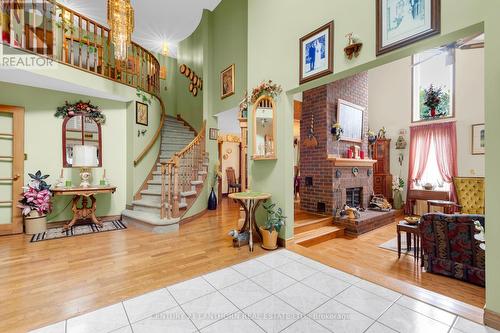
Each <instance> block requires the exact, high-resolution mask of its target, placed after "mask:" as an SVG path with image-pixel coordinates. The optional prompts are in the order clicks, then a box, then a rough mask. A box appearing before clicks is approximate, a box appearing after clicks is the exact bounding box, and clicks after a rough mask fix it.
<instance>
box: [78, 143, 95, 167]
mask: <svg viewBox="0 0 500 333" xmlns="http://www.w3.org/2000/svg"><path fill="white" fill-rule="evenodd" d="M98 165H99V163H98V161H97V147H96V146H82V145H78V146H73V165H72V166H73V167H76V168H92V167H96V166H98Z"/></svg>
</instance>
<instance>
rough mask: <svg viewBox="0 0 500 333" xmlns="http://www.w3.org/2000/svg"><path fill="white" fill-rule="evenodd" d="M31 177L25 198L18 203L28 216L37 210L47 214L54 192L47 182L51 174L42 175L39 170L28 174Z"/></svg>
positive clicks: (23, 212)
mask: <svg viewBox="0 0 500 333" xmlns="http://www.w3.org/2000/svg"><path fill="white" fill-rule="evenodd" d="M28 175H29V176H30V178H31V180H30V182H29V183H28V185H27V186H26V187H24V189H25V191H24V193H23V198H22V199H21V200H19V204H18V205H17V206H18V207H19V208H21V209H22V214H23V215H24V216H28V215H29V214H30V213H31V212H32V211H37V212H38V213H39V214H40V215H46V214H47V213H49V212H50V209H51V205H50V198H51V197H52V192H51V191H50V185H48V184H47V183H46V182H45V179H47V178H48V177H49V175H42V172H41V171H40V170H38V171H37V172H36V173H35V174H31V173H29V174H28Z"/></svg>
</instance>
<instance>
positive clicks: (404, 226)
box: [397, 221, 420, 261]
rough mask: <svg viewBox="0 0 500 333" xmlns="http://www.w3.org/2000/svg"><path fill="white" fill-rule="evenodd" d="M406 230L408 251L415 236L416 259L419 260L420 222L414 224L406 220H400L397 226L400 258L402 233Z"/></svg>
mask: <svg viewBox="0 0 500 333" xmlns="http://www.w3.org/2000/svg"><path fill="white" fill-rule="evenodd" d="M402 232H406V249H407V250H408V251H410V250H411V243H412V237H413V243H414V246H413V255H414V257H415V260H416V261H418V260H419V255H420V252H419V251H420V229H419V228H418V224H416V225H412V224H408V223H407V222H406V221H400V222H399V223H398V226H397V233H398V258H401V233H402Z"/></svg>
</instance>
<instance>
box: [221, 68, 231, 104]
mask: <svg viewBox="0 0 500 333" xmlns="http://www.w3.org/2000/svg"><path fill="white" fill-rule="evenodd" d="M233 94H234V64H232V65H231V66H229V67H228V68H226V69H224V70H223V71H222V72H221V73H220V98H221V99H224V98H226V97H229V96H231V95H233Z"/></svg>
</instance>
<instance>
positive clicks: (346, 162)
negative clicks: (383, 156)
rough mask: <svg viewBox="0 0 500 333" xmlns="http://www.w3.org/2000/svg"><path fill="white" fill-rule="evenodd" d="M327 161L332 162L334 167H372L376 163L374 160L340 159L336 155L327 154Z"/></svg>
mask: <svg viewBox="0 0 500 333" xmlns="http://www.w3.org/2000/svg"><path fill="white" fill-rule="evenodd" d="M328 160H329V161H332V162H333V165H334V166H338V167H368V168H370V167H373V165H374V164H375V163H376V162H377V161H376V160H370V159H364V160H361V159H355V158H342V157H338V156H336V155H331V154H328Z"/></svg>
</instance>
